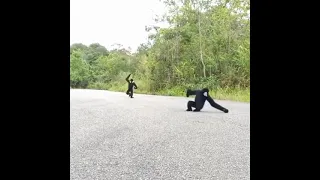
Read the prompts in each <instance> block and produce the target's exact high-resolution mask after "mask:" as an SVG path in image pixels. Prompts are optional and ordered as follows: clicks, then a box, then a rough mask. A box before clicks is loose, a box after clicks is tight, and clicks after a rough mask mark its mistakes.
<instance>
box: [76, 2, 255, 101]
mask: <svg viewBox="0 0 320 180" xmlns="http://www.w3.org/2000/svg"><path fill="white" fill-rule="evenodd" d="M214 2H215V3H214ZM164 3H165V4H166V5H167V7H168V9H169V13H167V14H165V15H164V16H163V17H164V18H163V19H165V20H167V22H169V23H170V28H160V29H158V28H157V27H146V31H148V32H149V33H150V36H149V42H147V43H145V44H141V46H140V47H139V48H138V51H137V52H136V53H135V54H131V53H129V52H128V50H126V49H123V48H122V49H120V48H119V49H115V50H112V51H108V50H107V49H106V48H105V47H103V46H101V45H100V44H98V43H94V44H91V45H89V46H85V45H83V44H81V43H77V44H73V45H72V46H71V47H70V56H71V57H70V71H71V73H70V84H71V87H73V88H94V89H109V90H116V91H125V90H126V88H127V84H126V82H125V77H126V76H127V75H128V74H129V73H131V74H132V76H133V77H132V78H134V79H135V81H136V83H137V85H138V87H139V89H137V90H136V91H135V92H137V93H150V94H163V95H181V96H184V91H185V89H186V88H203V87H208V88H210V89H212V92H213V93H214V96H215V98H220V99H233V100H241V101H249V100H250V91H249V90H250V18H249V14H248V10H249V8H250V2H249V1H248V0H241V1H240V0H228V1H224V0H221V1H212V0H193V1H191V0H190V1H182V0H166V1H164ZM158 21H160V20H158ZM152 32H153V33H152ZM119 47H120V46H119Z"/></svg>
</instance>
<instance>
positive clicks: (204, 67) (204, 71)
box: [198, 7, 206, 78]
mask: <svg viewBox="0 0 320 180" xmlns="http://www.w3.org/2000/svg"><path fill="white" fill-rule="evenodd" d="M198 27H199V47H200V59H201V63H202V67H203V69H202V70H203V77H204V78H205V77H206V65H205V64H204V61H203V55H202V44H201V31H200V9H199V7H198Z"/></svg>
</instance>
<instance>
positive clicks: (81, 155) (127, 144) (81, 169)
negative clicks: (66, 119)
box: [70, 89, 250, 180]
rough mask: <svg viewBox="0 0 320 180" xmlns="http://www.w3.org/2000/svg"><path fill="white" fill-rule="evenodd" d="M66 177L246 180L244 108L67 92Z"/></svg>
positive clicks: (225, 103) (180, 99) (232, 104)
mask: <svg viewBox="0 0 320 180" xmlns="http://www.w3.org/2000/svg"><path fill="white" fill-rule="evenodd" d="M70 96H71V97H70V110H71V117H70V179H72V180H73V179H77V180H81V179H86V180H95V179H99V180H104V179H110V180H114V179H130V180H135V179H152V180H154V179H174V180H176V179H219V180H220V179H221V180H228V179H232V180H241V179H250V104H249V103H239V102H231V101H219V100H217V101H216V102H217V103H219V104H220V105H222V106H224V107H226V108H228V109H229V113H228V114H225V113H223V112H221V111H219V110H216V109H214V108H212V107H211V106H210V105H209V103H206V105H205V107H204V108H203V110H202V112H186V111H185V110H186V104H187V102H188V100H189V99H194V96H190V97H189V98H187V97H166V96H151V95H140V94H135V95H134V97H135V98H133V99H131V98H129V97H128V96H127V95H126V94H125V93H121V92H109V91H98V90H73V89H70Z"/></svg>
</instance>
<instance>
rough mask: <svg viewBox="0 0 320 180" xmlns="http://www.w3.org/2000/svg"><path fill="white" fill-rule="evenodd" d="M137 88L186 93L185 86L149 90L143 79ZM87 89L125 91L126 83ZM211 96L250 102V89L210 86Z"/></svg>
mask: <svg viewBox="0 0 320 180" xmlns="http://www.w3.org/2000/svg"><path fill="white" fill-rule="evenodd" d="M136 84H137V85H138V87H139V88H138V89H136V90H135V93H137V94H151V95H162V96H184V97H185V95H186V94H185V93H186V88H184V87H179V86H177V87H173V88H170V89H165V90H161V91H158V92H151V91H150V89H149V86H148V84H147V83H145V82H143V81H139V80H138V81H136ZM88 88H89V89H102V90H109V91H118V92H126V90H127V88H128V85H127V84H126V83H123V82H114V83H112V84H102V83H95V84H91V85H90V86H89V87H88ZM210 89H211V92H210V94H211V96H212V97H213V98H214V99H218V100H232V101H240V102H250V89H249V88H248V89H240V88H234V89H231V88H224V89H222V88H210Z"/></svg>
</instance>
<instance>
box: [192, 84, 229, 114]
mask: <svg viewBox="0 0 320 180" xmlns="http://www.w3.org/2000/svg"><path fill="white" fill-rule="evenodd" d="M186 95H187V97H189V96H190V95H196V97H195V99H194V101H189V102H188V104H187V107H188V109H187V111H192V107H193V108H195V109H194V110H193V111H194V112H198V111H201V109H202V108H203V106H204V103H205V102H206V100H207V101H208V102H209V103H210V105H211V106H212V107H214V108H216V109H218V110H220V111H223V112H225V113H228V112H229V110H228V109H226V108H224V107H222V106H220V105H219V104H217V103H216V102H214V100H213V99H212V98H211V97H210V95H209V89H208V88H203V89H202V90H190V89H188V90H187V94H186Z"/></svg>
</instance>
